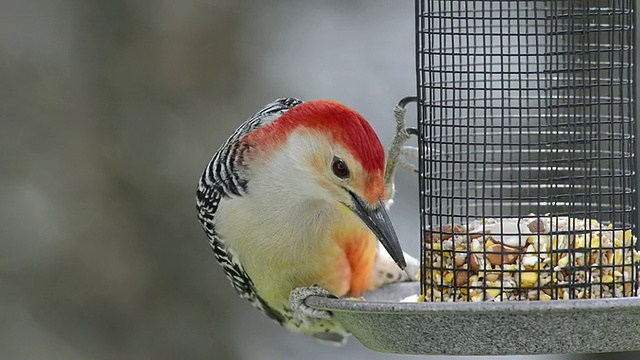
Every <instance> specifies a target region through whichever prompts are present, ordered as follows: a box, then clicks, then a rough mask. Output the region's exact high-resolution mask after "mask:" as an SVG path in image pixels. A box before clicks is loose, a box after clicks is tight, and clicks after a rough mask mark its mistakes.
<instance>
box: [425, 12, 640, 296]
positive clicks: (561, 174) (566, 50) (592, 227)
mask: <svg viewBox="0 0 640 360" xmlns="http://www.w3.org/2000/svg"><path fill="white" fill-rule="evenodd" d="M634 10H635V2H634V1H633V0H598V1H596V0H573V1H555V0H554V1H540V0H523V1H509V0H503V1H473V0H418V1H417V19H416V26H417V66H418V67H417V76H418V94H419V110H418V133H419V136H418V139H419V147H418V152H419V158H420V161H419V163H418V173H419V178H420V182H419V188H420V202H421V211H422V213H421V222H422V230H423V231H422V232H423V234H422V245H423V251H422V259H421V260H422V264H423V268H422V274H421V275H422V276H421V279H422V294H423V295H424V296H425V300H427V301H429V300H430V301H502V300H511V299H515V300H524V299H530V300H551V299H575V298H593V297H619V296H637V295H638V268H637V262H638V261H639V260H640V255H639V254H638V252H637V251H636V249H637V246H638V244H637V242H636V236H637V235H638V234H637V225H638V211H637V206H638V192H637V190H638V189H637V187H638V177H637V176H636V171H637V143H636V136H637V129H636V121H635V111H636V107H635V103H634V100H635V89H634V81H633V80H634V65H635V58H634V45H635V34H634Z"/></svg>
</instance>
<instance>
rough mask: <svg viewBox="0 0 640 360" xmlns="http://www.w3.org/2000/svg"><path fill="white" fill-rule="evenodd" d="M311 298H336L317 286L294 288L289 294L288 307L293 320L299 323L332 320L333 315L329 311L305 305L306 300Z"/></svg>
mask: <svg viewBox="0 0 640 360" xmlns="http://www.w3.org/2000/svg"><path fill="white" fill-rule="evenodd" d="M311 296H323V297H328V298H335V299H337V298H338V297H337V296H335V295H333V294H332V293H330V292H329V291H327V290H325V289H323V288H321V287H320V286H318V285H311V286H309V287H299V288H295V289H293V291H291V294H289V306H290V307H291V309H292V310H293V317H294V319H295V320H296V321H298V322H300V323H309V322H312V321H313V320H317V319H325V320H326V319H331V318H333V314H332V313H331V312H330V311H325V310H318V309H314V308H312V307H310V306H309V305H307V303H306V300H307V298H309V297H311Z"/></svg>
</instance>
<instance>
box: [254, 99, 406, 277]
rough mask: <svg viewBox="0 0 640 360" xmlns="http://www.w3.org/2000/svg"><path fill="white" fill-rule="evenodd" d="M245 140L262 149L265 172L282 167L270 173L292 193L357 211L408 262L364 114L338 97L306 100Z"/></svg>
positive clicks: (381, 156)
mask: <svg viewBox="0 0 640 360" xmlns="http://www.w3.org/2000/svg"><path fill="white" fill-rule="evenodd" d="M245 141H247V142H248V143H249V144H250V146H252V147H254V148H255V150H256V152H255V153H257V154H258V155H257V156H256V158H255V159H254V162H256V163H260V164H262V165H261V167H262V169H265V170H266V172H269V173H274V172H280V173H279V174H277V173H276V174H271V175H272V176H270V178H272V179H276V178H278V179H279V180H280V183H281V184H282V185H284V186H286V188H287V191H289V192H290V196H305V197H309V198H312V199H318V200H324V201H327V202H329V203H333V204H335V205H336V206H340V207H343V208H345V209H348V211H351V212H353V213H354V214H355V215H357V216H358V218H360V219H361V220H362V222H363V223H364V224H366V226H367V227H368V228H369V229H370V230H371V231H372V232H373V233H374V234H375V235H376V237H377V238H378V239H379V240H380V242H381V243H382V245H383V246H384V247H385V249H386V250H387V251H388V252H389V254H390V255H391V257H392V258H393V259H394V261H395V262H396V264H398V266H399V267H400V268H402V269H404V268H405V267H406V261H405V259H404V256H403V252H402V249H401V247H400V244H399V242H398V237H397V235H396V232H395V230H394V228H393V225H392V223H391V220H390V219H389V215H388V213H387V209H386V205H385V203H384V200H385V198H386V194H385V184H384V167H385V155H384V149H383V147H382V144H381V143H380V140H379V139H378V137H377V135H376V133H375V131H374V130H373V128H372V127H371V125H370V124H369V123H368V122H367V121H366V120H365V119H364V118H363V117H362V116H361V115H360V114H358V113H357V112H356V111H354V110H352V109H350V108H348V107H346V106H344V105H342V104H339V103H337V102H334V101H329V100H317V101H307V102H304V103H301V104H299V105H296V106H295V107H293V108H291V109H289V110H288V111H287V112H285V113H284V114H283V115H281V116H280V117H279V118H277V119H275V120H273V121H272V122H271V123H269V124H268V125H266V126H264V127H262V128H260V129H258V130H256V131H254V132H252V133H249V134H248V135H247V136H246V139H245ZM276 182H278V181H276ZM274 186H277V185H274Z"/></svg>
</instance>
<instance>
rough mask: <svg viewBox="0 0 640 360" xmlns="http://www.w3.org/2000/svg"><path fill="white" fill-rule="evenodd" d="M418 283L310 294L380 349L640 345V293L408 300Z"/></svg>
mask: <svg viewBox="0 0 640 360" xmlns="http://www.w3.org/2000/svg"><path fill="white" fill-rule="evenodd" d="M419 292H420V288H419V284H418V283H402V284H394V285H390V286H387V287H384V288H382V289H379V290H376V291H373V292H370V293H368V294H365V295H364V296H365V298H366V301H354V300H345V299H329V298H322V297H311V298H309V299H307V304H308V305H309V306H311V307H313V308H316V309H322V310H329V311H331V312H333V314H334V315H335V317H336V318H337V319H338V320H339V321H340V322H341V323H342V324H343V325H344V326H345V327H346V328H347V329H348V330H349V331H351V332H352V333H353V335H354V336H355V337H356V338H357V339H358V340H360V342H362V344H364V346H366V347H368V348H370V349H372V350H376V351H381V352H388V353H401V354H438V355H520V354H566V353H596V352H618V351H633V350H640V298H617V299H593V300H556V301H527V302H524V301H522V302H521V301H509V302H482V303H477V302H476V303H467V302H456V303H442V302H433V303H429V302H427V303H402V302H399V300H400V299H402V298H404V297H407V296H409V295H415V294H418V293H419Z"/></svg>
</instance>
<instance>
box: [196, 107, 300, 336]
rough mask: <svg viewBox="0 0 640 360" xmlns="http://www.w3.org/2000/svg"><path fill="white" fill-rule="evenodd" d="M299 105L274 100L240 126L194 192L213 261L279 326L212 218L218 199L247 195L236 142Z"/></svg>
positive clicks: (239, 146) (241, 153) (243, 147)
mask: <svg viewBox="0 0 640 360" xmlns="http://www.w3.org/2000/svg"><path fill="white" fill-rule="evenodd" d="M301 103H302V101H301V100H298V99H295V98H281V99H277V100H275V101H273V102H272V103H270V104H268V105H267V106H265V107H264V109H262V110H260V111H259V112H258V113H256V114H255V115H254V116H252V117H251V118H250V119H249V120H247V121H245V122H244V123H243V124H242V125H240V127H238V129H237V130H236V131H235V132H234V133H233V134H232V135H231V137H229V139H228V140H227V141H226V142H225V143H224V145H222V147H220V149H219V150H218V151H217V152H216V154H215V155H214V156H213V158H212V159H211V161H210V162H209V164H208V165H207V167H206V168H205V170H204V172H203V174H202V177H201V178H200V182H199V183H198V189H197V191H196V209H197V212H198V219H199V220H200V223H201V224H202V227H203V229H204V231H205V233H206V234H207V237H208V238H209V244H210V245H211V249H212V250H213V253H214V255H215V257H216V260H217V261H218V263H220V265H221V266H222V269H223V270H224V273H225V274H226V276H227V278H229V280H230V281H231V284H232V285H233V287H234V288H235V289H236V291H237V292H238V294H239V295H240V296H241V297H242V298H244V299H247V300H248V301H249V302H251V304H252V305H253V306H255V307H256V308H258V309H259V310H261V311H263V312H264V313H265V314H267V316H269V317H270V318H272V319H273V320H275V321H277V322H279V323H280V324H282V322H283V321H284V319H283V317H282V315H281V314H279V313H278V312H276V311H274V310H273V309H271V308H269V306H267V304H266V303H265V302H264V301H263V300H262V299H261V298H260V296H259V295H258V294H257V293H256V290H255V286H254V285H253V282H252V281H251V279H250V278H249V276H247V274H246V272H245V271H244V269H243V268H242V265H241V264H239V263H238V262H236V261H235V260H234V256H233V251H232V249H229V248H228V247H227V246H226V244H225V243H224V239H222V238H220V237H219V236H218V234H217V233H216V228H215V214H216V210H217V209H218V204H219V203H220V200H221V199H222V198H225V197H234V196H243V195H244V194H245V193H246V191H247V181H248V180H247V179H246V177H244V162H243V160H244V152H245V151H246V150H247V147H246V145H245V144H243V143H242V142H241V141H239V140H240V138H241V137H242V136H243V135H245V134H247V133H249V132H251V131H253V130H255V129H258V128H260V127H262V126H264V125H266V124H268V123H269V122H271V121H273V120H274V119H276V118H278V117H279V116H281V115H282V114H284V112H286V111H287V110H289V109H291V108H292V107H294V106H296V105H298V104H301Z"/></svg>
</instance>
